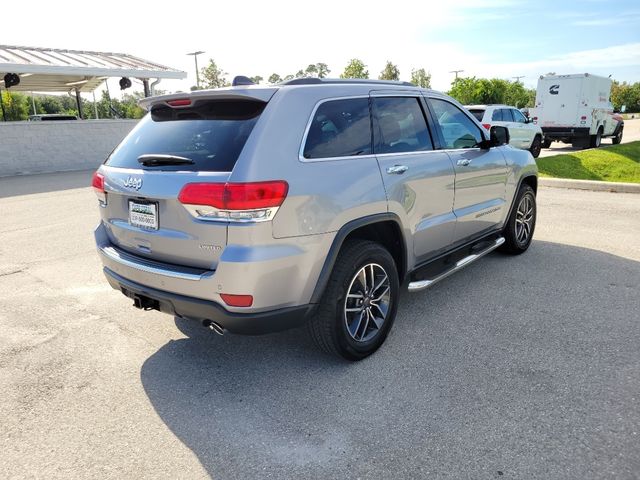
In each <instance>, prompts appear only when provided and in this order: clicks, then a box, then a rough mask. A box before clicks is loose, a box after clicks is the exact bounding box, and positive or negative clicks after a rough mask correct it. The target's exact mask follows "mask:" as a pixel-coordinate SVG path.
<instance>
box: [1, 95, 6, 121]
mask: <svg viewBox="0 0 640 480" xmlns="http://www.w3.org/2000/svg"><path fill="white" fill-rule="evenodd" d="M0 107H2V120H3V121H5V122H6V121H7V112H5V111H4V100H3V99H2V89H1V88H0Z"/></svg>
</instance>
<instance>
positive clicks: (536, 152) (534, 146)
mask: <svg viewBox="0 0 640 480" xmlns="http://www.w3.org/2000/svg"><path fill="white" fill-rule="evenodd" d="M540 150H542V140H540V137H539V136H537V135H536V136H535V137H534V139H533V142H531V147H530V148H529V151H530V152H531V155H533V158H538V157H539V156H540Z"/></svg>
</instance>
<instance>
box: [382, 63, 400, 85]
mask: <svg viewBox="0 0 640 480" xmlns="http://www.w3.org/2000/svg"><path fill="white" fill-rule="evenodd" d="M378 78H379V79H380V80H400V70H399V69H398V67H397V66H396V65H394V64H393V63H391V62H390V61H388V60H387V64H386V65H385V66H384V69H383V70H382V71H381V72H380V76H379V77H378Z"/></svg>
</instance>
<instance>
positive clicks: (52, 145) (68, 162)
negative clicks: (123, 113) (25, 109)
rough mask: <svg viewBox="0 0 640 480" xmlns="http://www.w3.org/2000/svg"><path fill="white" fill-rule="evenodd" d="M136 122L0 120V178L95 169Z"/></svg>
mask: <svg viewBox="0 0 640 480" xmlns="http://www.w3.org/2000/svg"><path fill="white" fill-rule="evenodd" d="M137 122H138V121H137V120H76V121H73V120H71V121H49V122H6V123H4V122H0V177H3V176H8V175H23V174H29V173H45V172H61V171H68V170H87V169H91V168H98V165H100V163H102V162H103V161H104V159H105V158H106V157H107V155H109V153H110V152H111V151H112V150H113V149H114V147H115V146H116V145H117V144H118V143H120V140H122V139H123V138H124V137H125V135H126V134H127V133H129V131H130V130H131V129H132V128H133V127H134V126H135V124H136V123H137Z"/></svg>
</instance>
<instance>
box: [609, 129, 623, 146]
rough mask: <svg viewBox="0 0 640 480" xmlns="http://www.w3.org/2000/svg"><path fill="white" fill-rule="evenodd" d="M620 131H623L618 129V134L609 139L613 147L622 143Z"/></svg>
mask: <svg viewBox="0 0 640 480" xmlns="http://www.w3.org/2000/svg"><path fill="white" fill-rule="evenodd" d="M622 130H624V129H622V128H621V129H620V130H618V133H616V135H615V137H613V138H612V139H611V143H613V144H614V145H619V144H620V143H621V142H622Z"/></svg>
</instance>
